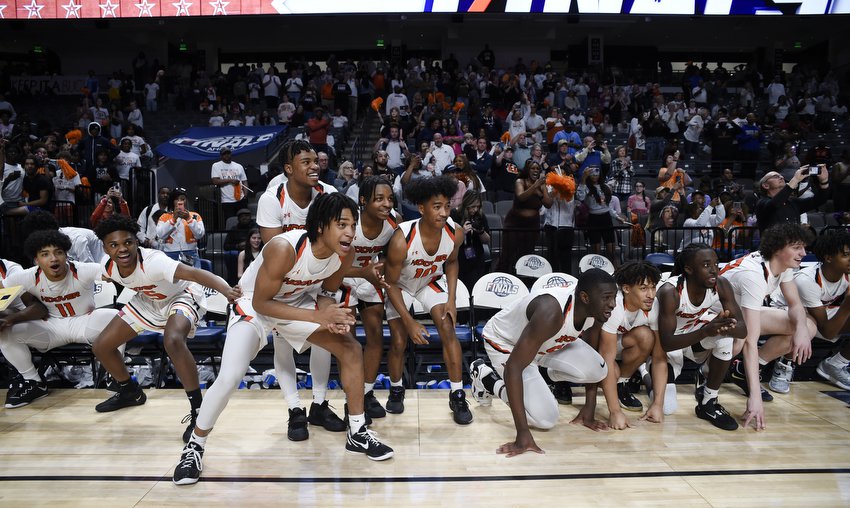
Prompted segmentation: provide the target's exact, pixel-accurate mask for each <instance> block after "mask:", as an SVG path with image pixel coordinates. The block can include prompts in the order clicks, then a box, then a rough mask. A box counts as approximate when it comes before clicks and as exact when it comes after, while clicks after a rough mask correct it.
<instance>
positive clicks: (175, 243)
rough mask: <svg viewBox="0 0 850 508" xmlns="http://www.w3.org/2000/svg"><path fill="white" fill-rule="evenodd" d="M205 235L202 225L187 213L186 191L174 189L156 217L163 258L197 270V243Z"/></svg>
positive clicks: (196, 216) (199, 220)
mask: <svg viewBox="0 0 850 508" xmlns="http://www.w3.org/2000/svg"><path fill="white" fill-rule="evenodd" d="M205 233H206V231H205V229H204V222H203V220H202V219H201V216H200V215H199V214H198V213H196V212H191V211H189V199H188V196H187V195H186V189H181V188H176V189H174V190H173V191H171V194H170V195H169V196H168V209H167V210H166V211H165V213H163V214H162V215H161V216H160V217H159V222H158V223H157V225H156V236H157V238H159V239H160V242H161V244H160V249H161V250H162V251H163V252H164V253H165V255H166V256H168V257H170V258H171V259H176V260H178V261H180V262H182V263H184V264H187V265H189V266H193V267H195V268H200V267H201V258H200V256H199V255H198V240H200V239H201V238H203V237H204V234H205Z"/></svg>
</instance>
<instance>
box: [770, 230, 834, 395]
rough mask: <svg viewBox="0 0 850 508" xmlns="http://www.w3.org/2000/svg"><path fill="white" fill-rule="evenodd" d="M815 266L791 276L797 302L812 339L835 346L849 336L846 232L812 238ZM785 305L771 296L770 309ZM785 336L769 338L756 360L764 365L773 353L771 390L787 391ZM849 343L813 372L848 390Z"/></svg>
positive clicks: (790, 369) (790, 370)
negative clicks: (813, 330) (810, 324)
mask: <svg viewBox="0 0 850 508" xmlns="http://www.w3.org/2000/svg"><path fill="white" fill-rule="evenodd" d="M812 250H813V251H814V253H815V255H816V256H817V258H818V263H817V264H814V265H811V266H807V267H805V268H803V269H801V270H800V271H798V272H796V273H795V274H794V284H795V285H796V286H797V292H798V293H799V294H800V300H801V301H802V303H803V306H804V307H805V308H806V312H807V314H808V320H809V321H810V322H814V324H815V325H816V327H817V333H816V335H815V337H817V338H819V339H823V340H827V341H829V342H833V343H835V342H838V339H839V337H841V336H842V335H844V334H847V333H850V323H849V322H848V319H847V318H848V317H850V298H847V296H848V291H850V276H848V274H850V233H848V232H847V230H844V229H840V230H835V231H828V232H825V233H824V234H822V235H820V236H819V237H818V238H817V240H815V244H814V248H813V249H812ZM786 306H787V302H786V301H785V297H784V296H783V295H782V292H781V291H775V292H774V293H773V295H772V296H771V307H775V308H779V309H785V308H786ZM792 347H793V344H792V341H791V336H789V335H778V336H774V337H771V338H770V339H768V341H767V342H766V343H765V344H764V345H763V346H762V347H761V349H759V360H760V361H765V362H770V361H771V360H773V359H774V358H776V357H777V356H779V355H782V356H779V358H778V359H777V360H776V365H775V366H774V368H773V376H772V377H771V379H770V383H769V384H768V386H769V387H770V389H771V390H772V391H775V392H778V393H788V392H789V391H791V380H792V378H793V376H794V362H793V361H792V359H791V358H789V357H788V356H789V354H790V353H792ZM848 363H850V341H845V343H844V345H843V346H842V347H841V349H840V351H839V352H838V353H836V354H834V355H832V356H830V357H828V358H824V359H823V360H822V361H821V362H820V364H818V367H817V373H818V374H819V375H820V376H821V377H822V378H824V379H826V380H827V381H829V382H830V383H832V384H834V385H835V386H838V387H839V388H842V389H844V390H850V372H848V371H847V364H848Z"/></svg>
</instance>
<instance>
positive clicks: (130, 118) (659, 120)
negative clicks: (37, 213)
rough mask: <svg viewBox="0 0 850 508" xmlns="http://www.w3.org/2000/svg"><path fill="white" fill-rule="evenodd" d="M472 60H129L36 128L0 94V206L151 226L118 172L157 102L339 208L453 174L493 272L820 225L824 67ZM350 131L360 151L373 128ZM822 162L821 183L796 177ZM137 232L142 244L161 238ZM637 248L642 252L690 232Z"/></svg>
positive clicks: (834, 86) (832, 166) (828, 166)
mask: <svg viewBox="0 0 850 508" xmlns="http://www.w3.org/2000/svg"><path fill="white" fill-rule="evenodd" d="M491 56H492V50H488V51H482V52H481V54H480V55H478V58H476V59H473V60H472V61H470V62H468V63H467V64H466V65H464V66H462V65H461V64H460V63H459V62H458V61H457V59H456V58H455V57H454V56H453V55H450V56H449V57H448V58H447V59H445V60H443V61H438V60H420V59H410V60H409V61H407V62H400V63H396V64H390V63H388V62H371V61H364V62H358V63H355V62H353V61H351V60H348V61H344V62H342V61H338V60H337V59H336V58H335V57H334V56H333V55H331V56H330V57H329V59H328V61H327V62H325V63H324V65H322V66H319V65H318V64H317V63H313V62H311V63H307V62H289V63H287V64H286V65H285V66H284V67H283V68H282V69H278V68H277V67H276V66H275V65H268V66H264V65H262V64H259V63H258V64H236V65H232V66H230V67H229V68H228V69H227V71H226V72H221V71H216V72H213V73H209V74H208V73H206V72H205V71H202V70H199V71H195V70H193V69H191V68H190V67H189V66H186V65H175V66H173V67H169V68H168V69H166V68H164V67H163V66H161V65H160V64H159V63H158V62H156V61H154V62H153V63H151V64H149V63H148V62H147V59H146V58H145V56H144V54H140V55H139V56H138V57H137V58H136V59H134V61H133V71H132V73H123V72H116V73H114V74H113V75H112V76H111V77H110V78H109V79H107V80H103V79H101V80H98V79H97V78H96V77H95V75H94V73H93V72H91V73H90V79H89V82H88V83H87V86H86V89H85V90H84V91H83V92H84V93H83V96H82V97H81V99H80V103H79V106H78V107H77V110H76V112H75V114H74V115H73V117H72V118H71V119H70V120H69V121H68V122H67V124H66V125H61V126H55V128H53V127H52V126H45V125H39V126H38V127H37V128H36V127H35V126H34V125H33V123H32V122H31V121H30V119H28V118H27V115H26V112H25V111H16V110H15V108H14V106H13V104H12V103H11V102H9V101H8V100H7V99H6V98H5V97H0V134H2V135H3V143H4V150H3V155H2V158H3V162H4V163H5V164H4V177H3V189H2V199H3V205H2V212H3V214H4V215H6V216H15V215H24V214H26V213H28V212H29V211H31V210H34V209H44V210H50V211H54V212H55V213H56V214H57V216H58V215H59V214H60V213H61V214H65V215H67V216H68V217H70V218H72V219H69V220H68V221H63V224H64V223H67V224H69V225H70V224H71V223H72V222H74V223H76V225H85V226H91V227H93V226H95V225H96V224H97V223H98V222H100V221H101V220H103V219H104V218H106V217H109V216H110V215H112V214H115V213H118V214H120V213H128V212H129V210H133V211H135V212H136V213H138V210H139V209H140V208H141V207H143V206H146V205H152V207H149V208H147V209H145V210H146V211H147V212H148V215H149V218H152V217H153V215H154V214H151V213H150V212H151V209H152V208H153V207H156V206H157V205H156V204H154V203H146V202H145V203H133V202H132V199H133V195H132V194H133V190H132V188H131V185H132V179H133V178H132V176H131V173H132V172H133V171H136V170H143V169H145V168H148V167H150V165H151V164H152V162H153V157H154V154H153V151H152V149H151V147H150V146H149V145H148V143H147V141H146V140H145V138H144V123H145V115H148V114H150V115H155V114H156V111H157V110H158V109H161V108H163V107H167V108H173V109H178V110H179V109H190V108H192V109H195V110H196V111H202V112H204V113H206V114H208V115H209V125H210V126H225V125H229V126H242V125H244V126H251V125H273V124H280V125H285V126H288V127H293V133H292V135H297V136H299V137H303V138H304V139H307V140H309V141H310V142H311V144H313V146H314V147H315V148H316V150H317V152H319V164H320V178H321V180H322V181H323V182H325V183H326V184H328V185H330V186H334V187H335V188H336V189H337V190H339V191H341V192H345V193H346V194H348V195H349V196H356V195H357V191H358V188H359V182H361V181H362V178H363V177H364V176H369V175H372V174H378V175H385V176H386V177H387V178H388V179H390V180H391V181H392V183H393V188H394V192H395V194H396V196H395V197H396V206H397V208H398V210H399V211H400V212H401V213H402V215H403V216H404V217H405V218H409V217H415V216H416V215H417V212H416V210H415V207H413V206H411V205H410V203H409V202H408V201H407V200H406V199H405V195H404V189H405V186H406V185H407V184H408V183H409V182H410V181H411V180H413V179H416V178H421V177H427V176H429V175H441V174H444V173H445V174H452V175H454V176H455V178H456V180H457V182H458V192H457V194H456V195H455V196H454V197H453V199H452V205H453V207H454V208H455V209H456V210H457V213H458V214H459V216H463V215H464V214H465V213H466V210H465V208H464V206H463V205H462V203H463V202H464V196H465V194H466V193H468V192H472V191H474V192H475V193H477V194H476V195H477V196H478V200H479V201H480V202H481V203H482V204H487V203H486V202H491V203H497V202H500V201H510V202H512V206H510V207H509V208H508V209H507V210H502V212H501V213H500V214H499V216H500V217H499V219H500V220H498V221H494V220H493V219H494V217H493V214H492V212H494V211H495V210H491V209H490V208H491V207H490V206H489V205H488V206H487V207H484V206H481V207H479V208H478V210H477V212H476V213H474V214H473V216H472V217H471V219H474V220H470V221H469V222H470V223H471V224H476V225H478V226H479V227H477V228H475V229H476V230H477V231H481V232H482V233H486V232H488V231H489V230H490V229H499V230H501V229H504V230H505V234H504V236H502V237H501V239H500V243H501V244H502V245H497V246H493V247H494V249H493V250H496V251H501V258H500V259H499V261H498V266H499V267H500V268H502V269H505V270H508V271H510V270H511V269H512V264H513V262H515V260H516V259H517V258H518V257H520V256H521V255H522V254H524V253H528V252H533V251H534V245H536V244H537V243H538V241H540V243H541V244H542V245H545V246H546V247H547V248H546V249H544V252H545V254H546V255H547V257H548V258H549V260H550V262H551V263H553V265H554V266H555V267H561V268H562V269H564V270H569V269H570V268H571V267H572V262H573V260H572V259H571V254H570V252H571V251H572V250H573V246H574V243H575V233H574V231H575V228H577V227H578V228H586V229H588V235H587V238H585V239H584V240H583V241H584V242H586V243H587V244H588V245H589V246H590V247H591V249H592V250H593V251H595V252H599V253H605V254H606V255H607V256H609V257H610V258H611V260H612V261H613V262H615V263H619V261H620V259H619V258H620V256H619V255H618V254H616V252H615V251H616V245H617V244H618V242H622V241H623V240H622V238H621V236H620V233H619V232H618V231H623V230H625V229H627V228H634V229H633V231H634V233H635V234H644V233H643V232H644V231H655V230H657V229H658V228H671V227H682V226H685V227H705V228H723V229H724V230H727V231H728V230H729V229H731V228H734V227H742V226H755V225H758V227H759V229H761V230H763V229H764V228H765V227H766V226H767V225H769V224H771V223H773V222H776V221H787V220H792V221H800V220H802V221H803V222H805V221H806V213H807V212H810V211H816V210H826V211H829V212H830V213H829V214H828V215H827V220H826V222H827V223H829V224H833V223H835V224H837V223H841V222H842V221H843V214H842V213H841V212H843V211H845V210H846V209H847V200H848V199H850V198H847V197H846V193H843V192H841V190H843V189H847V188H848V187H850V174H848V169H847V164H848V162H850V160H848V158H850V154H848V152H847V150H846V149H836V153H833V151H832V147H831V146H829V142H828V141H824V140H822V139H820V140H817V141H813V140H816V139H817V136H818V135H821V137H823V135H824V134H826V135H828V136H829V135H832V134H833V133H839V134H838V136H841V134H840V133H843V132H844V129H845V122H846V118H847V107H846V99H845V96H843V95H842V90H841V89H840V87H839V79H838V78H837V76H836V75H835V74H833V73H832V72H823V71H821V70H818V69H815V68H814V67H809V66H807V65H805V64H799V65H796V66H795V67H794V69H793V71H791V72H789V73H784V72H780V73H776V74H775V75H765V74H763V73H761V72H759V71H757V70H755V69H754V68H752V67H750V66H738V67H736V68H735V69H732V70H731V71H730V70H727V69H725V68H724V66H723V64H722V63H718V64H717V65H716V66H714V67H713V68H710V66H709V65H708V64H706V63H703V64H702V66H701V67H698V66H697V65H694V64H690V63H689V64H688V65H687V67H686V69H685V70H684V72H683V73H682V75H681V89H677V88H676V87H670V86H665V87H662V86H661V85H660V84H659V83H650V82H648V83H635V82H628V81H626V82H623V83H617V82H615V81H614V80H613V79H612V77H611V76H610V75H609V74H607V73H604V72H599V73H597V72H575V73H574V72H569V71H567V72H559V71H558V70H556V69H555V68H553V67H552V66H551V65H549V64H545V65H544V64H541V63H539V62H537V61H535V60H532V61H530V62H528V63H526V62H524V61H523V59H518V60H517V62H516V63H515V64H514V65H513V66H511V67H502V68H498V67H495V65H494V63H493V61H491ZM662 68H666V67H665V66H662ZM667 79H668V80H670V79H671V78H669V77H668V78H667ZM104 81H105V82H104ZM845 93H846V92H845ZM140 104H144V106H145V108H144V110H145V112H144V113H143V112H142V110H141V108H140V106H139V105H140ZM373 111H374V112H375V113H376V116H377V117H378V119H379V121H380V124H381V125H380V134H379V138H378V140H377V142H376V143H375V144H374V146H371V145H370V146H368V147H365V148H366V150H367V153H368V152H369V151H371V157H369V156H367V157H364V158H363V159H364V160H351V159H352V157H351V155H354V154H348V155H349V156H346V155H347V154H345V153H344V148H343V146H344V142H345V140H346V139H348V137H349V134H350V132H352V129H353V128H354V125H355V123H356V122H357V121H358V119H361V120H362V119H364V118H365V119H368V118H369V117H370V115H372V114H373V113H372V112H373ZM331 112H333V113H331ZM152 118H155V117H154V116H152V117H151V118H149V119H148V121H149V122H150V121H152ZM363 125H365V129H366V130H365V131H364V132H363V133H362V134H363V136H362V138H363V139H368V138H369V136H368V135H369V134H371V130H370V129H371V128H372V127H370V126H372V125H373V124H372V123H370V122H366V123H365V124H363ZM358 134H361V133H360V132H358ZM372 139H374V138H372ZM340 141H342V142H343V144H341V143H340ZM216 164H218V165H221V164H225V165H229V164H230V162H225V161H224V159H222V161H219V162H218V163H216ZM822 164H823V165H825V166H820V167H823V168H824V169H823V171H824V173H825V174H826V175H828V177H826V176H824V175H821V176H818V175H815V174H814V169H813V168H816V167H818V165H822ZM237 166H238V163H237ZM240 167H241V166H240ZM801 168H804V170H803V171H802V173H801ZM656 170H657V173H656ZM278 171H279V169H278ZM809 173H811V174H809ZM217 174H218V176H217ZM274 174H275V172H272V175H274ZM222 175H223V176H222ZM758 177H760V178H761V179H760V180H756V178H758ZM211 178H212V181H213V183H214V184H215V185H217V186H219V187H220V188H221V193H220V201H221V204H222V210H223V216H224V218H227V217H235V216H236V215H237V211H238V210H240V209H243V208H244V209H247V206H248V201H247V200H246V196H243V195H240V196H236V195H235V194H240V189H241V188H242V187H245V186H247V183H248V182H247V179H246V178H245V176H244V170H243V172H242V176H238V175H237V174H235V173H233V172H232V171H228V170H227V169H225V170H224V173H222V172H221V168H219V170H218V173H216V170H215V169H214V170H213V172H212V174H211ZM559 178H560V180H559ZM564 178H567V179H569V178H571V179H572V184H564V183H563V182H565V181H566V180H563V179H564ZM780 178H781V179H782V180H780ZM16 180H17V182H16ZM234 181H238V182H240V184H239V185H233V183H234ZM785 182H788V183H789V184H790V185H788V186H786V185H785ZM564 185H566V187H564ZM196 190H197V189H189V190H188V194H189V195H195V194H196ZM753 190H756V191H761V192H758V193H755V192H753ZM54 203H56V204H54ZM59 203H62V205H63V206H61V207H60V206H58V204H59ZM789 203H790V204H791V205H792V206H786V205H788V204H789ZM81 204H85V205H87V206H88V208H85V210H86V211H85V223H82V221H81V220H80V213H79V211H76V212H75V211H74V207H75V206H77V208H80V209H82V208H83V207H81V206H78V205H81ZM128 204H129V205H130V206H129V207H128ZM162 204H163V205H164V207H163V209H167V214H168V215H166V216H167V217H169V218H170V219H169V220H175V221H179V220H185V221H187V222H188V221H189V220H190V218H192V217H195V216H197V219H191V220H192V221H195V222H197V223H198V224H199V225H200V223H201V222H202V220H201V218H200V216H199V215H197V213H195V214H194V215H192V214H193V213H194V212H189V211H188V210H186V211H184V212H182V213H180V214H178V215H182V214H183V213H185V214H189V215H188V216H187V217H186V218H185V219H181V217H179V216H178V215H175V213H176V212H175V211H174V210H172V209H171V208H169V207H170V204H166V203H162ZM186 204H187V205H188V204H189V201H188V200H187V201H186ZM474 204H475V203H474V202H473V203H472V205H474ZM473 208H474V207H473ZM800 214H802V215H800ZM156 215H158V217H157V219H161V218H162V215H159V214H158V213H157V214H156ZM488 215H489V216H490V217H488ZM222 226H223V221H219V222H218V223H217V224H216V225H215V226H214V229H220V228H221V227H222ZM145 229H146V228H143V230H145ZM163 229H165V228H163ZM615 232H617V233H616V236H615ZM151 233H152V234H150V235H149V236H148V237H146V241H148V242H151V244H152V245H154V244H159V243H163V242H162V241H161V240H158V239H157V238H158V237H157V236H156V235H155V234H153V230H151ZM540 233H542V234H540ZM163 234H166V233H165V232H163ZM695 234H696V233H695ZM168 235H171V236H170V238H171V240H172V241H171V242H167V248H166V250H174V251H179V252H180V253H181V254H182V255H185V256H188V257H189V258H190V259H195V258H197V247H196V246H193V245H196V243H197V242H198V241H199V240H201V239H202V238H203V236H204V231H203V228H202V226H200V228H199V227H198V226H193V227H191V228H189V229H185V228H182V227H174V228H173V230H171V232H170V233H168ZM696 235H697V237H698V238H701V239H702V240H706V241H719V240H720V239H719V238H711V237H710V236H711V235H709V234H703V233H699V234H696ZM691 236H693V235H691ZM645 238H648V239H650V240H652V239H656V240H657V242H654V243H655V244H657V245H658V246H660V247H659V249H662V250H665V249H666V250H675V249H677V248H678V247H680V246H681V245H684V244H685V243H687V242H686V240H690V239H692V238H690V237H689V238H687V239H685V238H681V237H680V238H677V239H675V241H673V240H670V239H664V238H661V237H660V236H656V237H653V236H652V235H651V234H650V235H646V236H645ZM488 240H490V241H492V240H493V239H492V238H489V235H488ZM632 242H635V240H632ZM484 243H485V244H486V243H487V242H484ZM638 243H639V242H638ZM503 246H506V247H504V248H503ZM490 247H491V246H487V248H486V249H485V251H486V257H487V261H488V262H490V261H491V259H490ZM473 250H474V249H473ZM193 253H194V254H193ZM470 254H471V255H472V250H471V251H470ZM193 256H194V257H193ZM482 261H483V260H482Z"/></svg>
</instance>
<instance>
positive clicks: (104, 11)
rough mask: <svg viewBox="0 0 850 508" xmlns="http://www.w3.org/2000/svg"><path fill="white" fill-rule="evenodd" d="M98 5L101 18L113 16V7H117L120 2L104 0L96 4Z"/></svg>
mask: <svg viewBox="0 0 850 508" xmlns="http://www.w3.org/2000/svg"><path fill="white" fill-rule="evenodd" d="M97 5H98V7H100V17H101V18H110V17H112V18H114V17H116V16H115V9H117V8H118V7H119V5H120V4H117V3H116V4H113V3H112V0H106V3H105V4H97Z"/></svg>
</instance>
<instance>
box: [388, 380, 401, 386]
mask: <svg viewBox="0 0 850 508" xmlns="http://www.w3.org/2000/svg"><path fill="white" fill-rule="evenodd" d="M390 386H404V385H403V384H402V382H401V379H399V380H398V381H393V380H392V379H390Z"/></svg>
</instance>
